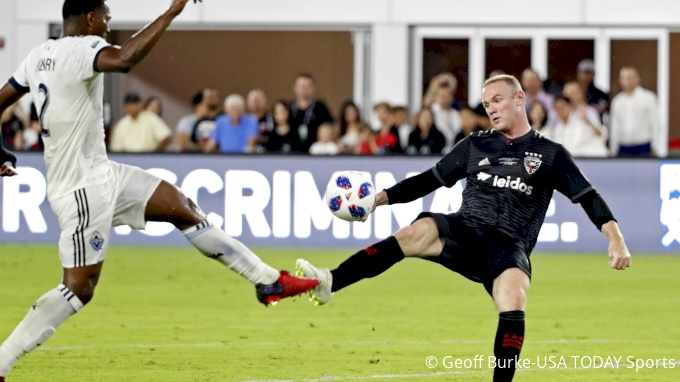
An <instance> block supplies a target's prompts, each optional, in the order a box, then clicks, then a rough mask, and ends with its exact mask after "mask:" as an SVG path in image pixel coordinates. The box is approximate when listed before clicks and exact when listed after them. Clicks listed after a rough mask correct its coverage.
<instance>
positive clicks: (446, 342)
mask: <svg viewBox="0 0 680 382" xmlns="http://www.w3.org/2000/svg"><path fill="white" fill-rule="evenodd" d="M618 342H625V343H631V342H633V343H651V342H654V343H658V342H664V343H669V342H670V343H677V342H680V341H679V340H662V341H653V340H617V339H613V340H612V339H583V340H568V339H561V340H535V341H531V343H535V344H572V343H598V344H602V343H618ZM489 343H493V341H492V340H442V341H391V340H383V341H304V342H299V341H267V342H262V341H257V342H246V341H235V342H230V341H227V342H207V343H195V344H129V345H73V346H45V347H39V348H38V350H42V351H54V350H79V349H138V348H186V347H188V348H191V347H195V348H202V347H221V346H281V345H317V346H325V345H391V344H394V345H472V344H489Z"/></svg>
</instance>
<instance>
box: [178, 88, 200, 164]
mask: <svg viewBox="0 0 680 382" xmlns="http://www.w3.org/2000/svg"><path fill="white" fill-rule="evenodd" d="M191 107H192V109H193V110H194V112H193V113H191V114H188V115H185V116H184V117H182V118H181V119H180V120H179V122H177V143H178V145H179V149H180V151H185V152H187V151H198V147H196V144H195V143H194V142H192V141H191V134H192V132H193V130H194V126H195V125H196V122H198V120H199V119H201V118H202V115H203V114H204V113H205V105H204V104H203V92H200V93H197V94H196V95H194V98H192V100H191Z"/></svg>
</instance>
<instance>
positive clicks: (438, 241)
mask: <svg viewBox="0 0 680 382" xmlns="http://www.w3.org/2000/svg"><path fill="white" fill-rule="evenodd" d="M394 237H395V238H396V239H397V242H398V243H399V246H400V247H401V250H402V251H403V252H404V256H406V257H433V256H438V255H439V254H440V253H441V252H442V250H443V249H444V241H443V239H442V238H440V234H439V229H438V228H437V223H436V222H435V220H434V219H433V218H431V217H424V218H422V219H417V220H416V221H414V222H413V223H411V225H409V226H407V227H404V228H402V229H400V230H399V231H398V232H397V233H396V234H395V235H394Z"/></svg>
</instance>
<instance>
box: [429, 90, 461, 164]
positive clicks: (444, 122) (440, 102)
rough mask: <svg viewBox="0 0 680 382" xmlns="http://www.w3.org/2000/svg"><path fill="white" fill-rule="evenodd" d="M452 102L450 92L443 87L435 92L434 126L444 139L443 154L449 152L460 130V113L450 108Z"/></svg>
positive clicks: (433, 107)
mask: <svg viewBox="0 0 680 382" xmlns="http://www.w3.org/2000/svg"><path fill="white" fill-rule="evenodd" d="M452 102H453V99H452V95H451V92H450V91H449V89H447V88H446V87H444V88H440V89H439V90H438V91H437V97H436V98H435V102H434V103H433V104H432V114H433V115H434V124H435V125H436V126H437V128H438V129H439V131H440V132H441V133H442V134H444V138H446V146H444V152H445V153H448V152H449V151H451V149H452V148H453V145H454V143H455V142H456V135H458V133H460V132H461V130H462V122H461V120H460V112H459V111H458V110H456V109H454V108H452V107H451V103H452Z"/></svg>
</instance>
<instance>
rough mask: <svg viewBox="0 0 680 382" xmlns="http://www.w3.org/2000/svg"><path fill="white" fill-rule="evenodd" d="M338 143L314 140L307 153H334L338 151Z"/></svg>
mask: <svg viewBox="0 0 680 382" xmlns="http://www.w3.org/2000/svg"><path fill="white" fill-rule="evenodd" d="M338 151H339V149H338V145H337V144H335V142H325V143H324V142H320V141H317V142H314V143H312V146H311V147H310V148H309V153H310V154H312V155H336V154H337V153H338Z"/></svg>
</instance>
